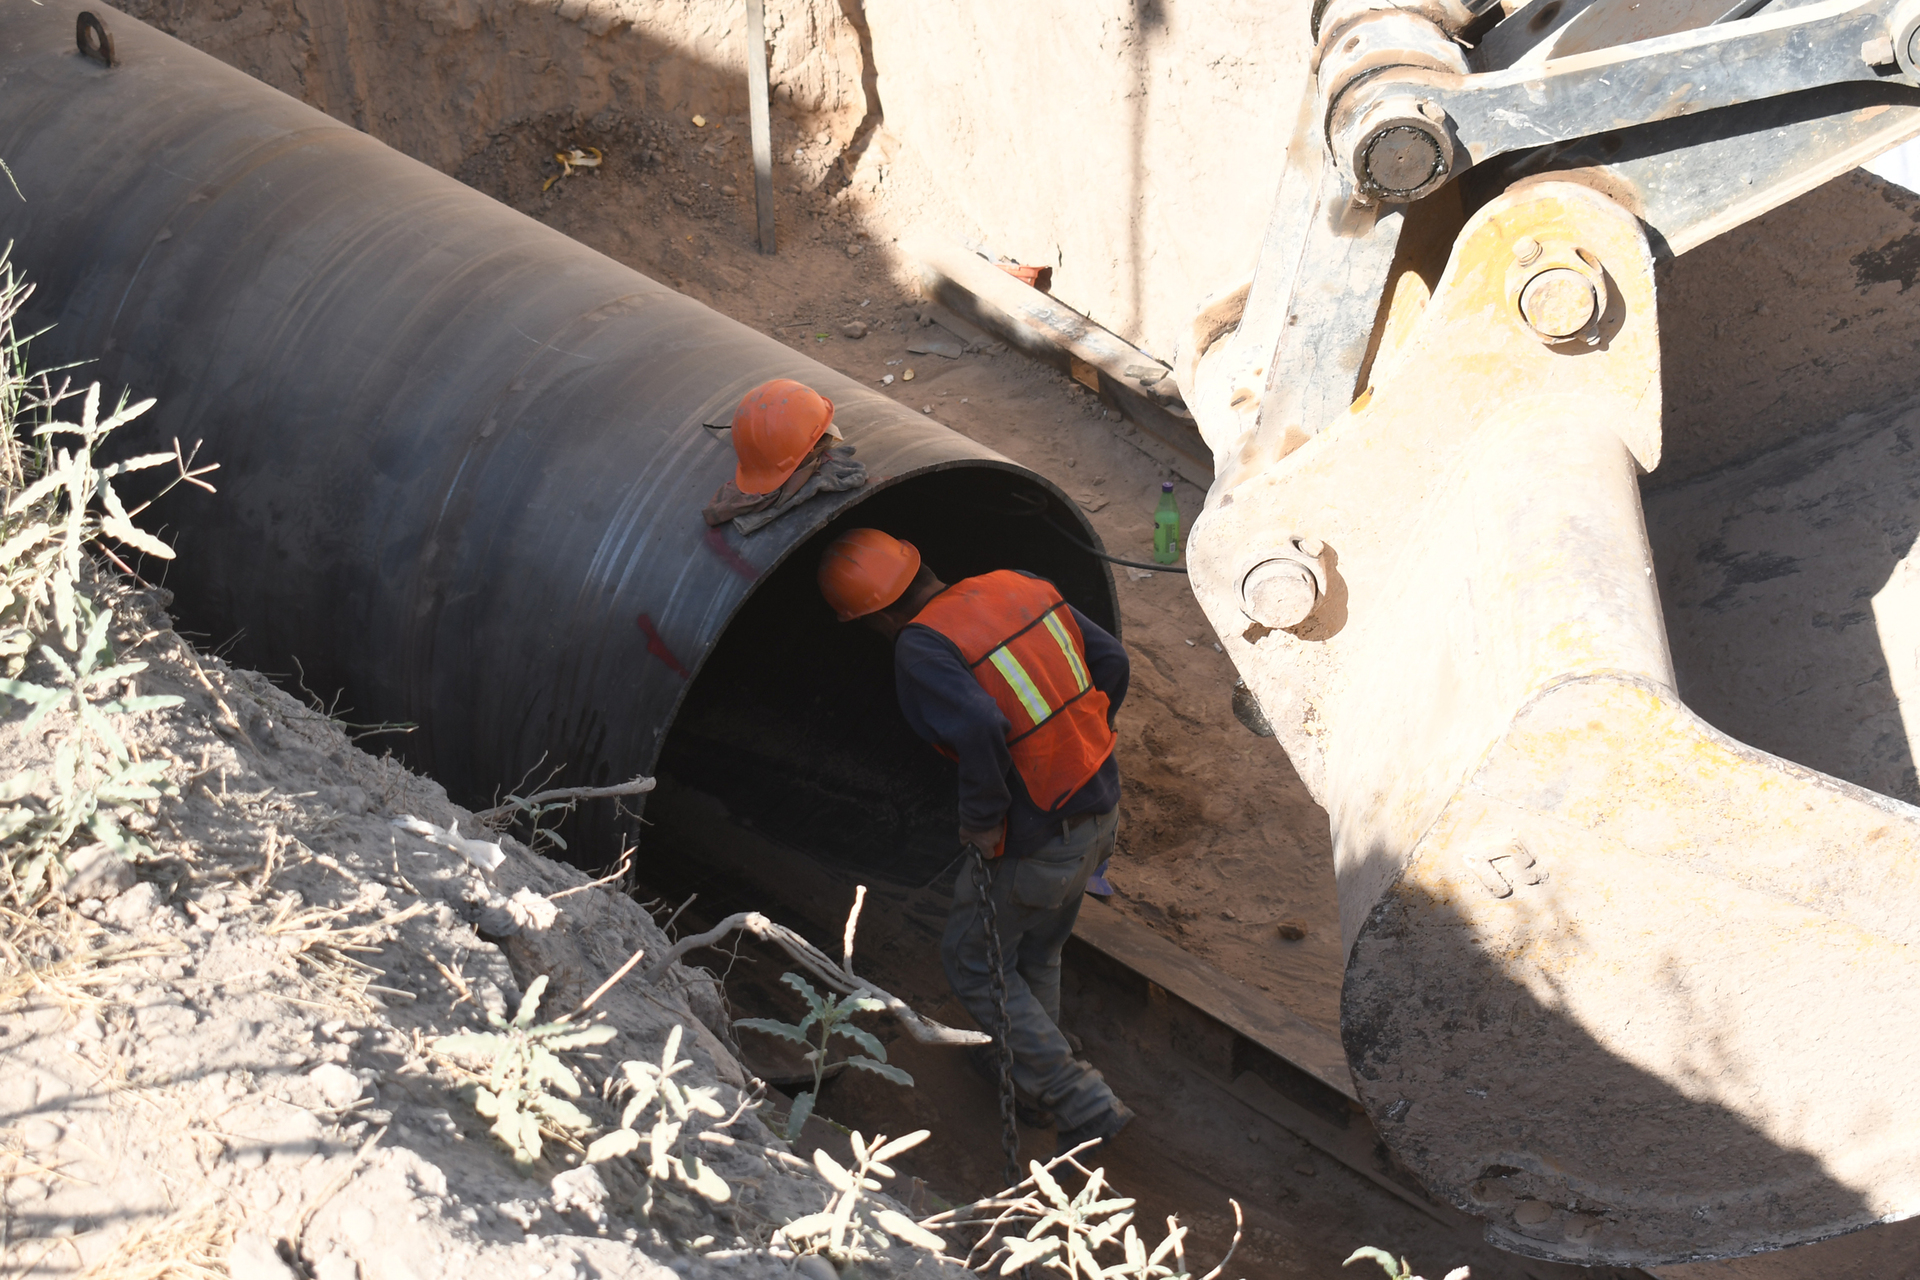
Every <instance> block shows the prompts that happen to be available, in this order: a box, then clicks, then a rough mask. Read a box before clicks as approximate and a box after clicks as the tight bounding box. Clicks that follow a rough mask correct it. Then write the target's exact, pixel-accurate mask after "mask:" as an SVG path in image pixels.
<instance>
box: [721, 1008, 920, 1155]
mask: <svg viewBox="0 0 1920 1280" xmlns="http://www.w3.org/2000/svg"><path fill="white" fill-rule="evenodd" d="M780 981H782V982H784V983H786V984H787V985H788V986H790V987H792V988H793V989H794V990H795V991H798V992H799V993H800V995H801V998H802V999H804V1000H805V1001H806V1002H807V1016H806V1017H804V1018H802V1019H801V1020H800V1022H799V1023H798V1025H796V1024H794V1023H790V1022H779V1021H776V1020H774V1019H772V1018H738V1019H736V1020H735V1021H734V1024H733V1025H734V1026H735V1027H736V1028H738V1027H746V1028H747V1029H748V1030H750V1031H760V1032H764V1033H765V1034H767V1035H770V1036H778V1037H780V1038H781V1039H782V1040H791V1041H793V1042H794V1043H795V1044H803V1045H806V1046H807V1047H808V1049H807V1053H806V1054H805V1055H804V1056H805V1058H806V1061H807V1063H808V1064H809V1065H810V1066H812V1068H813V1088H812V1089H810V1090H808V1091H807V1092H805V1093H802V1094H801V1095H800V1096H799V1097H797V1098H795V1099H794V1100H793V1107H792V1108H791V1109H790V1110H789V1111H788V1112H787V1132H786V1135H785V1137H786V1139H787V1141H788V1142H792V1141H793V1140H794V1139H796V1138H798V1137H799V1136H800V1130H801V1129H802V1128H803V1127H804V1126H805V1125H806V1123H807V1117H808V1116H810V1115H812V1114H813V1107H814V1103H815V1102H816V1101H817V1100H818V1099H819V1097H820V1084H821V1082H822V1081H823V1080H824V1079H825V1078H826V1072H827V1051H828V1048H829V1044H830V1042H831V1041H832V1039H833V1037H835V1036H840V1037H842V1038H844V1039H847V1040H851V1041H853V1042H854V1043H855V1044H857V1045H859V1046H860V1047H861V1048H862V1049H864V1050H866V1055H865V1056H862V1055H860V1054H849V1055H847V1057H846V1058H845V1059H844V1061H845V1063H846V1064H847V1065H848V1066H849V1067H856V1068H858V1069H859V1070H861V1071H871V1072H873V1073H874V1074H875V1075H877V1076H881V1077H883V1078H885V1079H887V1080H891V1081H893V1082H894V1083H895V1084H900V1085H906V1086H907V1087H908V1088H912V1087H913V1077H912V1076H910V1075H908V1074H907V1073H906V1072H904V1071H902V1070H901V1069H900V1068H899V1067H896V1066H893V1065H891V1064H889V1063H888V1062H887V1048H886V1046H885V1045H883V1044H881V1043H880V1041H879V1039H878V1037H876V1036H874V1035H873V1033H872V1032H870V1031H867V1030H865V1029H864V1028H861V1027H856V1026H854V1025H853V1016H854V1015H855V1014H856V1013H877V1012H879V1011H881V1010H883V1009H885V1008H886V1007H887V1006H886V1004H885V1003H884V1002H882V1001H879V1000H876V999H874V998H873V997H872V996H871V995H869V994H867V992H866V990H865V989H864V988H863V989H861V990H859V991H855V992H854V993H853V994H852V995H850V996H839V995H835V994H834V993H832V992H827V993H825V994H824V995H823V994H822V993H820V992H818V991H815V990H814V989H813V984H812V983H810V982H808V981H807V980H806V979H805V978H803V977H801V976H800V975H799V974H797V973H786V974H782V975H781V977H780Z"/></svg>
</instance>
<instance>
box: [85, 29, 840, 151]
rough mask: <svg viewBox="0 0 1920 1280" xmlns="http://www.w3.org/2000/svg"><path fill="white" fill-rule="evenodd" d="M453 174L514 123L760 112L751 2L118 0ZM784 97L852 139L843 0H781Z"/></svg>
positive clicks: (780, 87) (795, 109)
mask: <svg viewBox="0 0 1920 1280" xmlns="http://www.w3.org/2000/svg"><path fill="white" fill-rule="evenodd" d="M113 3H115V5H116V6H117V7H118V8H120V9H123V10H125V11H126V12H128V13H131V14H133V15H134V16H136V17H138V18H140V19H142V20H143V21H146V22H149V23H152V24H153V25H154V26H157V27H159V28H160V29H161V30H163V31H166V32H168V33H169V34H171V35H174V36H177V37H179V38H180V39H182V40H184V41H186V42H187V43H188V44H191V45H193V46H194V47H195V48H197V49H200V50H202V51H203V52H206V53H209V54H212V55H213V56H214V57H216V58H219V59H220V60H221V61H223V62H226V63H229V64H230V65H232V66H236V67H239V68H240V69H241V70H243V71H246V72H247V73H249V74H250V75H253V76H255V77H257V78H258V79H260V80H264V81H265V82H266V83H268V84H270V85H272V86H273V87H274V88H276V89H279V90H280V91H281V92H283V93H287V94H291V95H292V96H293V97H296V98H299V99H300V100H301V101H303V102H305V103H307V105H309V106H312V107H316V108H318V109H319V110H321V111H324V112H326V113H327V114H328V115H330V116H333V117H334V118H335V119H338V120H344V121H346V122H348V123H350V124H352V125H354V126H355V127H356V128H359V129H363V130H365V131H366V132H368V133H370V134H372V135H373V136H374V137H376V138H379V139H380V140H381V141H382V142H385V143H387V144H388V145H389V146H392V147H394V148H396V149H398V150H400V151H402V152H405V153H406V154H408V155H410V156H413V157H414V158H415V159H417V160H421V161H423V162H425V163H427V164H430V165H432V166H434V167H435V168H437V169H440V170H442V171H444V172H448V173H451V172H453V171H454V170H456V169H458V168H459V166H460V162H461V161H462V160H463V159H464V158H466V157H467V156H468V155H470V154H471V153H473V152H474V151H476V150H478V149H479V148H480V147H481V146H483V145H484V144H485V142H486V140H487V138H488V136H489V135H490V134H492V133H493V132H494V131H495V130H496V129H498V128H499V127H500V126H501V125H502V124H503V123H505V122H507V121H510V120H520V119H526V118H529V117H534V116H542V115H547V114H550V113H555V112H561V113H564V112H572V113H574V115H575V117H576V120H585V119H589V118H591V117H593V116H594V115H596V114H597V113H599V112H602V111H606V110H608V109H619V110H624V111H627V112H630V113H639V112H670V113H673V114H676V115H680V116H683V117H684V116H687V115H691V114H695V113H705V114H707V115H710V116H727V115H736V114H742V113H744V112H745V111H746V109H747V72H746V51H747V29H746V6H745V5H743V4H741V3H739V0H680V2H678V3H649V2H648V0H560V3H558V4H557V5H556V4H550V3H527V2H526V0H392V2H390V0H311V2H307V3H292V2H290V0H113ZM767 39H768V45H769V50H770V76H771V82H772V85H773V93H774V98H775V101H776V102H777V103H778V104H779V105H781V106H782V107H783V108H785V109H786V110H787V111H788V112H790V113H792V114H795V115H798V116H801V117H804V118H808V119H809V120H810V121H811V120H818V121H819V122H820V123H823V124H825V125H827V126H829V127H831V128H832V130H833V131H834V133H835V134H836V135H839V136H843V137H844V136H848V135H851V133H852V132H853V129H854V127H855V126H856V125H857V124H858V123H859V121H860V119H861V117H862V116H863V115H864V114H865V110H866V99H865V95H864V92H863V90H862V86H861V82H860V80H861V71H862V60H861V53H860V42H859V36H858V34H857V32H856V30H855V28H854V26H853V24H852V23H851V22H849V21H848V20H847V19H846V17H845V16H844V15H843V14H842V13H841V11H840V8H839V5H838V3H837V2H836V0H768V2H767Z"/></svg>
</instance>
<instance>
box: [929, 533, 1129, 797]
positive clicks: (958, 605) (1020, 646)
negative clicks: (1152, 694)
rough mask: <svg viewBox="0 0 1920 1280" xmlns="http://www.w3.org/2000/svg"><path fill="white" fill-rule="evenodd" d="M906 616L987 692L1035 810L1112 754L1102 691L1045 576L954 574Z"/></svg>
mask: <svg viewBox="0 0 1920 1280" xmlns="http://www.w3.org/2000/svg"><path fill="white" fill-rule="evenodd" d="M914 622H915V623H917V624H919V625H920V626H923V627H928V628H930V629H932V630H933V631H936V632H938V633H939V634H941V635H943V636H945V637H946V638H947V639H948V640H950V641H952V643H953V647H954V648H956V649H958V650H959V651H960V658H961V661H963V662H965V663H966V664H967V670H968V672H969V673H971V674H972V676H973V678H974V679H975V680H978V681H979V682H980V687H981V688H983V689H985V690H986V691H987V692H988V693H990V694H992V695H993V701H994V703H995V705H997V706H998V707H999V708H1000V714H1001V715H1003V716H1005V717H1006V718H1007V746H1008V748H1009V749H1010V750H1011V751H1012V753H1013V767H1014V768H1015V769H1016V770H1017V771H1018V772H1019V774H1020V781H1021V782H1023V783H1025V784H1026V787H1027V794H1028V795H1030V796H1032V797H1033V802H1034V803H1035V804H1037V805H1039V806H1040V807H1041V808H1042V809H1044V810H1046V811H1048V812H1052V811H1053V810H1055V809H1058V808H1059V807H1060V806H1061V805H1063V804H1065V803H1066V802H1067V801H1068V799H1070V798H1071V797H1072V795H1073V793H1074V792H1076V791H1078V790H1079V789H1080V788H1081V787H1084V786H1086V785H1087V783H1088V782H1089V781H1090V780H1091V779H1092V778H1093V775H1094V774H1096V773H1098V772H1099V771H1100V766H1101V765H1103V764H1105V763H1106V762H1107V757H1108V756H1110V755H1112V754H1113V743H1114V734H1113V730H1112V729H1111V728H1110V727H1108V725H1107V706H1108V704H1107V695H1106V694H1104V693H1102V692H1100V690H1098V689H1096V688H1094V687H1093V680H1092V678H1091V677H1090V676H1089V675H1088V674H1087V645H1086V641H1085V640H1083V639H1082V638H1081V636H1080V626H1079V624H1078V623H1076V622H1075V621H1074V620H1073V611H1072V610H1071V609H1069V608H1067V602H1066V601H1065V600H1062V599H1061V598H1060V593H1059V592H1058V591H1055V590H1054V589H1053V587H1052V585H1051V584H1049V583H1046V582H1042V581H1041V580H1039V579H1038V578H1029V577H1027V576H1026V575H1025V574H1021V573H1015V572H1014V571H1013V570H1011V569H998V570H995V571H994V572H992V573H987V574H982V575H981V576H979V577H977V578H967V579H965V580H963V581H961V582H956V583H954V584H953V585H952V586H950V587H948V588H947V589H946V590H945V591H942V592H941V593H940V594H939V595H937V596H935V597H934V598H933V599H932V600H930V601H929V602H928V603H927V606H926V608H924V609H922V610H921V611H920V612H919V614H918V615H917V616H916V617H915V618H914ZM939 750H940V753H941V754H942V755H945V756H947V757H948V758H949V759H957V758H958V757H957V756H956V755H955V754H954V752H953V750H952V749H951V748H949V747H945V746H942V747H940V748H939Z"/></svg>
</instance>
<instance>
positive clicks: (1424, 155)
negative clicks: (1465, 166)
mask: <svg viewBox="0 0 1920 1280" xmlns="http://www.w3.org/2000/svg"><path fill="white" fill-rule="evenodd" d="M1334 115H1335V119H1334V121H1333V124H1332V133H1331V135H1330V140H1331V142H1332V144H1333V153H1334V156H1335V157H1336V158H1339V159H1342V160H1343V161H1344V163H1345V164H1346V165H1348V166H1351V170H1350V171H1351V173H1352V176H1353V184H1354V189H1355V193H1356V194H1357V195H1359V196H1360V197H1361V198H1362V199H1364V200H1368V201H1373V200H1385V201H1389V202H1391V203H1395V204H1399V203H1405V202H1407V201H1412V200H1418V199H1421V198H1422V197H1424V196H1427V195H1430V194H1432V193H1433V192H1434V191H1435V190H1437V189H1438V188H1439V187H1440V186H1441V185H1442V184H1444V183H1445V182H1446V181H1447V179H1448V178H1450V177H1452V176H1453V167H1454V152H1453V134H1452V131H1451V129H1450V127H1449V124H1448V121H1447V113H1446V111H1445V109H1444V108H1442V107H1441V106H1440V105H1439V104H1438V103H1435V102H1432V101H1430V100H1428V99H1423V98H1415V97H1413V96H1412V95H1410V94H1396V95H1394V96H1392V97H1389V98H1383V99H1381V100H1379V101H1377V102H1355V103H1350V104H1347V105H1343V106H1342V107H1341V108H1339V109H1337V110H1336V111H1335V113H1334Z"/></svg>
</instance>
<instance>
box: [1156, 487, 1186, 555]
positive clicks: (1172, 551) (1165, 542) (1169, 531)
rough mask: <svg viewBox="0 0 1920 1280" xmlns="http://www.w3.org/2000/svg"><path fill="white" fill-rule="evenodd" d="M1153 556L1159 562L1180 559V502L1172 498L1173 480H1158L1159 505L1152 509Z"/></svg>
mask: <svg viewBox="0 0 1920 1280" xmlns="http://www.w3.org/2000/svg"><path fill="white" fill-rule="evenodd" d="M1153 558H1154V560H1155V561H1156V562H1157V563H1160V564H1174V563H1176V562H1177V561H1178V560H1179V559H1180V504H1179V503H1177V502H1175V501H1174V500H1173V481H1171V480H1163V481H1161V482H1160V505H1159V506H1157V507H1155V508H1154V509H1153Z"/></svg>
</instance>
